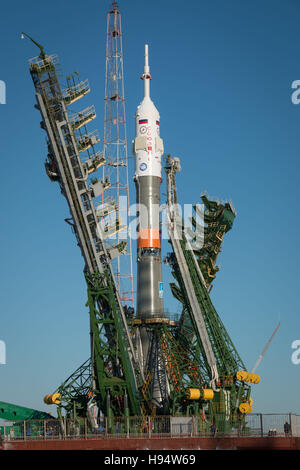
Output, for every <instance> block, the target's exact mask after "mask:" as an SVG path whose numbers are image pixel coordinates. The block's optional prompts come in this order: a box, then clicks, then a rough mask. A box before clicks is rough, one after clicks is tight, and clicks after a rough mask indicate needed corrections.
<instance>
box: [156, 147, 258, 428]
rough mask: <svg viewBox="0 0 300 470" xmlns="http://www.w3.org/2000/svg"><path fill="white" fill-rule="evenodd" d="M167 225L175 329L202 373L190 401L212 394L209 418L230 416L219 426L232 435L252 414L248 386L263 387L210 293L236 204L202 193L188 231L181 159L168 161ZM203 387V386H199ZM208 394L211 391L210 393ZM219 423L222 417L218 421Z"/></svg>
mask: <svg viewBox="0 0 300 470" xmlns="http://www.w3.org/2000/svg"><path fill="white" fill-rule="evenodd" d="M165 170H166V175H167V194H168V204H167V206H168V227H169V235H170V242H171V245H172V248H173V251H172V253H170V254H169V255H168V257H167V259H166V262H167V263H168V264H169V265H170V266H171V267H172V274H173V276H174V278H175V280H176V283H171V290H172V292H173V295H174V296H175V297H176V298H177V299H178V300H179V301H180V302H181V304H182V314H181V317H180V320H179V322H178V324H177V328H176V329H175V331H174V338H175V339H176V341H177V344H178V347H179V348H181V347H185V348H188V347H189V349H190V357H191V358H193V360H194V361H196V362H197V363H198V364H199V365H201V369H200V367H198V369H199V371H200V370H201V371H202V374H201V375H202V381H203V383H202V386H201V387H200V391H198V390H197V387H196V389H194V387H193V385H192V384H191V385H190V388H191V389H193V390H190V396H189V399H190V401H191V402H194V403H195V404H197V405H198V402H197V400H198V399H199V395H200V397H201V393H202V394H203V404H204V403H205V398H204V397H205V394H206V395H207V400H206V401H207V405H206V406H204V407H203V410H204V409H205V408H206V409H207V412H208V414H209V415H210V417H212V418H213V417H214V416H219V417H220V416H225V420H224V419H223V418H222V420H221V421H222V423H221V422H219V423H217V426H218V427H219V428H222V429H223V430H224V431H229V430H230V428H231V427H232V426H235V427H238V426H239V425H240V424H241V421H242V420H243V418H244V417H245V415H247V414H248V413H250V412H251V411H252V398H251V397H250V391H251V389H250V386H249V385H248V384H249V383H258V382H259V380H260V378H259V376H258V375H257V374H252V373H249V372H247V371H246V367H245V365H244V363H243V361H242V359H241V358H240V356H239V354H238V352H237V350H236V348H235V346H234V344H233V342H232V340H231V339H230V337H229V335H228V333H227V331H226V329H225V327H224V325H223V323H222V321H221V319H220V317H219V315H218V313H217V312H216V309H215V308H214V305H213V303H212V300H211V298H210V295H209V292H210V290H211V287H212V281H213V280H214V279H215V276H216V273H217V272H218V269H219V268H218V267H217V266H216V260H217V256H218V254H219V252H220V251H221V245H222V242H223V239H224V235H225V233H227V232H228V231H229V230H230V229H231V227H232V225H233V221H234V218H235V216H236V213H235V210H234V208H233V206H232V204H231V203H228V202H226V203H224V204H222V203H221V202H218V201H213V200H210V199H208V197H207V196H206V195H204V194H203V195H202V196H201V199H202V204H199V205H198V204H197V205H194V206H193V209H194V213H193V216H192V218H191V225H192V227H193V229H191V228H190V227H185V226H184V222H183V219H182V217H181V214H180V213H179V211H178V198H177V189H176V182H175V175H176V173H177V172H179V171H180V170H181V168H180V161H179V159H178V158H171V157H170V156H168V157H167V163H166V167H165ZM198 388H199V385H198ZM208 390H211V392H210V393H209V392H208ZM216 421H217V419H216Z"/></svg>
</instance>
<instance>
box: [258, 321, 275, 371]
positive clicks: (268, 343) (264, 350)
mask: <svg viewBox="0 0 300 470" xmlns="http://www.w3.org/2000/svg"><path fill="white" fill-rule="evenodd" d="M279 327H280V322H278V324H277V326H276V328H275V330H274V331H273V333H272V336H271V337H270V339H269V341H268V342H267V344H266V345H265V347H264V349H263V350H262V352H261V354H260V355H259V357H258V359H257V361H256V363H255V364H254V367H253V369H252V371H251V372H252V373H254V372H255V371H256V369H257V368H258V366H259V365H260V363H261V361H262V359H263V357H264V355H265V354H266V352H267V350H268V348H269V346H270V344H271V342H272V340H273V338H274V336H275V335H276V333H277V331H278V328H279Z"/></svg>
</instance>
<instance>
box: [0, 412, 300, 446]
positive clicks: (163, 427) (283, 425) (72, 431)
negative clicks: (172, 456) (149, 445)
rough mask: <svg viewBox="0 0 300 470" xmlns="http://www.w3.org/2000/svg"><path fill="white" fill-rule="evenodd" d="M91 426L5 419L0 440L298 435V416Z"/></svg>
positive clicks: (80, 421)
mask: <svg viewBox="0 0 300 470" xmlns="http://www.w3.org/2000/svg"><path fill="white" fill-rule="evenodd" d="M95 424H96V423H94V427H92V426H91V423H90V421H89V420H88V419H86V418H76V419H70V418H64V419H61V420H59V419H47V420H26V421H14V422H10V423H9V422H5V423H4V425H3V426H1V427H0V429H1V437H2V439H3V440H22V441H24V440H51V439H95V438H99V439H100V438H112V439H118V438H119V439H120V438H122V439H124V438H128V439H130V438H166V437H174V438H176V437H180V438H183V437H222V436H224V437H225V436H226V437H282V436H286V437H300V415H295V414H250V415H248V416H246V417H245V419H243V420H239V419H237V418H236V419H235V420H234V421H229V420H226V418H225V417H224V415H215V416H214V422H209V421H208V420H207V419H205V417H204V416H203V415H202V416H190V417H185V416H154V417H152V416H144V417H143V416H137V417H124V416H122V417H120V418H118V417H110V418H109V417H100V418H98V419H97V425H96V426H95Z"/></svg>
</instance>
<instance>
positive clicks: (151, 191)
mask: <svg viewBox="0 0 300 470" xmlns="http://www.w3.org/2000/svg"><path fill="white" fill-rule="evenodd" d="M141 78H142V79H143V80H144V99H143V101H142V102H141V104H140V105H139V106H138V108H137V111H136V115H135V121H136V137H135V140H134V142H133V153H134V154H135V156H136V169H135V178H134V179H135V184H136V194H137V197H136V199H137V204H138V207H139V208H138V211H139V219H138V227H137V233H138V239H137V309H136V310H137V318H140V319H141V320H142V323H143V325H144V326H141V327H140V338H141V343H142V356H143V366H144V372H145V373H146V372H147V371H150V373H151V376H152V401H153V403H155V404H156V405H157V406H158V407H160V406H162V403H163V402H164V400H165V392H164V391H163V390H162V387H161V384H160V382H161V378H160V377H161V374H162V369H161V365H159V364H158V363H159V362H160V363H161V362H162V359H161V357H160V356H161V354H160V351H158V350H157V347H158V346H157V337H156V336H155V332H154V330H153V329H151V327H150V326H147V325H150V323H151V319H152V318H155V319H159V318H162V317H163V316H164V309H163V288H162V285H163V284H162V272H161V271H162V270H161V235H160V185H161V181H162V179H161V157H162V154H163V152H164V148H163V141H162V139H161V138H160V122H159V120H160V116H159V112H158V111H157V109H156V107H155V106H154V104H153V102H152V100H151V98H150V80H151V75H150V71H149V64H148V46H147V45H146V46H145V67H144V74H143V75H142V77H141ZM145 321H146V322H145ZM158 321H159V320H158ZM149 322H150V323H149ZM155 350H156V352H155Z"/></svg>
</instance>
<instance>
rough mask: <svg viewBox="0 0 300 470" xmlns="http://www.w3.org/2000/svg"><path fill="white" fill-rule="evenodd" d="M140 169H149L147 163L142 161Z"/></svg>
mask: <svg viewBox="0 0 300 470" xmlns="http://www.w3.org/2000/svg"><path fill="white" fill-rule="evenodd" d="M140 170H141V171H145V170H147V163H141V164H140Z"/></svg>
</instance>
